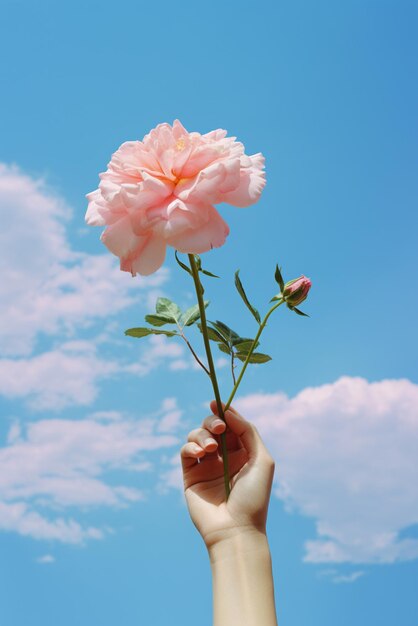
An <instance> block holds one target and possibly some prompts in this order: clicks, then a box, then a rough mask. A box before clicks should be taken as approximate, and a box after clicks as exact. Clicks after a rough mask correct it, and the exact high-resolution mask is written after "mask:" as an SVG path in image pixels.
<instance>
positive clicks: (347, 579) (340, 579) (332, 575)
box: [319, 569, 365, 585]
mask: <svg viewBox="0 0 418 626" xmlns="http://www.w3.org/2000/svg"><path fill="white" fill-rule="evenodd" d="M364 574H365V572H363V571H361V570H357V571H355V572H351V573H349V574H341V573H340V572H338V570H336V569H328V570H322V571H321V572H319V575H320V576H321V577H323V578H327V579H328V580H330V581H331V582H333V583H335V584H337V585H339V584H341V583H354V582H355V581H356V580H358V579H359V578H361V577H362V576H364Z"/></svg>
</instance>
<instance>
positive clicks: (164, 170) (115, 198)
mask: <svg viewBox="0 0 418 626" xmlns="http://www.w3.org/2000/svg"><path fill="white" fill-rule="evenodd" d="M263 169H264V157H263V156H262V154H260V153H259V154H255V155H253V156H246V155H245V154H244V146H243V145H242V143H239V142H238V141H235V138H234V137H226V131H224V130H214V131H212V132H210V133H207V134H206V135H201V134H200V133H195V132H193V133H189V132H187V130H186V129H185V128H184V127H183V126H182V125H181V123H180V122H179V121H178V120H176V121H175V122H174V124H173V126H170V125H169V124H159V125H158V126H157V128H155V129H154V130H152V131H151V132H150V133H149V134H148V135H146V136H145V137H144V139H143V141H127V142H126V143H124V144H122V145H121V147H120V148H119V149H118V150H117V151H116V152H115V153H114V154H113V156H112V159H111V161H110V163H109V165H108V169H107V171H106V172H104V173H103V174H100V178H101V182H100V185H99V188H98V189H97V190H96V191H93V192H92V193H89V194H88V195H87V198H88V200H89V205H88V209H87V213H86V222H87V224H90V225H92V226H106V229H105V230H104V232H103V234H102V236H101V239H102V241H103V243H104V244H105V245H106V246H107V247H108V249H109V250H110V251H111V252H113V254H115V255H116V256H118V257H119V258H120V267H121V269H122V270H125V271H127V272H131V273H132V275H133V276H135V274H136V273H139V274H143V275H148V274H152V273H153V272H155V271H156V270H157V269H158V268H159V267H160V266H161V265H162V264H163V262H164V258H165V253H166V246H167V245H168V246H172V247H173V248H176V249H177V250H179V251H180V252H187V253H193V254H199V253H201V252H207V251H208V250H210V249H211V248H214V247H218V246H221V245H222V244H223V243H224V242H225V239H226V237H227V235H228V233H229V228H228V225H227V224H226V222H224V220H223V219H222V217H221V216H220V215H219V213H218V211H217V210H216V209H215V208H214V205H215V204H218V203H219V202H228V203H229V204H232V205H234V206H237V207H246V206H249V205H250V204H253V203H254V202H256V201H257V200H258V198H259V197H260V194H261V192H262V190H263V187H264V185H265V175H264V172H263Z"/></svg>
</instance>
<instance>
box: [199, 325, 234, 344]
mask: <svg viewBox="0 0 418 626" xmlns="http://www.w3.org/2000/svg"><path fill="white" fill-rule="evenodd" d="M210 323H212V322H210ZM198 327H199V330H200V332H201V333H202V334H203V331H202V324H198ZM208 337H209V339H210V340H211V341H221V342H222V343H224V344H225V345H228V342H227V341H226V339H225V338H224V337H223V336H222V335H221V333H219V332H218V331H217V330H215V328H211V327H210V326H208Z"/></svg>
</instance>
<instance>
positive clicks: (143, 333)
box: [125, 328, 177, 339]
mask: <svg viewBox="0 0 418 626" xmlns="http://www.w3.org/2000/svg"><path fill="white" fill-rule="evenodd" d="M125 335H128V337H137V338H138V339H140V338H141V337H147V336H148V335H166V337H174V335H177V333H176V332H174V331H172V330H157V329H156V328H128V330H125Z"/></svg>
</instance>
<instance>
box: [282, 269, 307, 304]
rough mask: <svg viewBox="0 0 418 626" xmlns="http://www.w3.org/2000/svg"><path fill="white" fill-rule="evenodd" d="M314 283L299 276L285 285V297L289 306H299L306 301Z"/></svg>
mask: <svg viewBox="0 0 418 626" xmlns="http://www.w3.org/2000/svg"><path fill="white" fill-rule="evenodd" d="M311 286H312V283H311V281H310V280H309V278H306V276H303V275H302V276H299V278H294V279H293V280H289V282H288V283H286V284H285V286H284V290H283V297H284V299H285V300H286V303H287V304H288V305H289V306H297V305H298V304H300V303H301V302H303V301H304V300H306V298H307V296H308V293H309V289H310V288H311Z"/></svg>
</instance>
